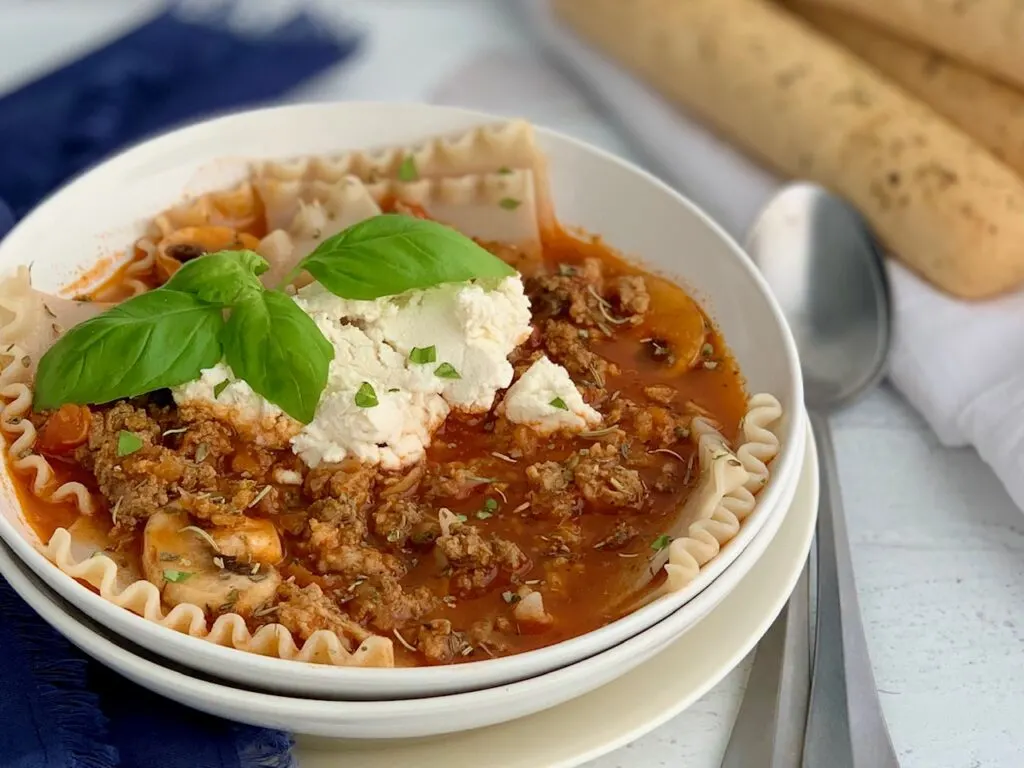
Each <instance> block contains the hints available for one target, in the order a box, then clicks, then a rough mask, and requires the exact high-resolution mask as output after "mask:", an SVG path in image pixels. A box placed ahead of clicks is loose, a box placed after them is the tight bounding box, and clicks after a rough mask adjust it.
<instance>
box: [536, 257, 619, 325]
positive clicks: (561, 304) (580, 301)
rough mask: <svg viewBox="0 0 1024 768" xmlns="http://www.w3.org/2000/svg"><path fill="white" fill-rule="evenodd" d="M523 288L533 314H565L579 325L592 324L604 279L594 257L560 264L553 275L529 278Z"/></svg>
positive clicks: (596, 317)
mask: <svg viewBox="0 0 1024 768" xmlns="http://www.w3.org/2000/svg"><path fill="white" fill-rule="evenodd" d="M525 287H526V295H527V296H529V298H530V303H531V306H532V309H533V314H534V317H538V316H540V317H563V316H568V317H569V318H570V319H571V320H572V321H573V322H574V323H575V324H577V325H580V326H594V325H597V323H598V322H599V321H600V319H601V315H600V310H599V309H598V304H599V303H600V302H601V301H602V300H603V297H602V295H601V294H602V292H603V288H604V278H603V276H602V274H601V262H600V261H598V260H597V259H586V260H585V261H584V262H583V264H581V265H578V266H576V265H568V264H565V265H562V266H561V267H560V268H559V272H558V274H555V275H538V276H535V277H531V278H528V279H527V280H526V285H525Z"/></svg>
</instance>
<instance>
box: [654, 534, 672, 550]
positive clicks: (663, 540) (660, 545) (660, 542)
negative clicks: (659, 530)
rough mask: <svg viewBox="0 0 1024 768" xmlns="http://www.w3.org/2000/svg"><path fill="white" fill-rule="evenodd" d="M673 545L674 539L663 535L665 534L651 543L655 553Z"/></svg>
mask: <svg viewBox="0 0 1024 768" xmlns="http://www.w3.org/2000/svg"><path fill="white" fill-rule="evenodd" d="M671 543H672V537H671V536H669V535H668V534H667V533H663V534H661V536H659V537H658V538H656V539H655V540H654V541H653V542H652V543H651V549H653V550H654V551H655V552H660V551H661V550H663V549H664V548H665V547H667V546H668V545H669V544H671Z"/></svg>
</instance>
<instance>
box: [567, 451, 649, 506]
mask: <svg viewBox="0 0 1024 768" xmlns="http://www.w3.org/2000/svg"><path fill="white" fill-rule="evenodd" d="M595 448H596V446H595ZM573 479H574V481H575V483H576V486H577V487H578V488H579V489H580V491H581V492H582V493H583V498H585V499H586V500H587V501H589V502H590V503H592V504H594V505H596V506H601V507H617V508H628V509H640V508H641V507H642V506H643V503H644V501H645V500H646V498H647V488H646V487H645V486H644V483H643V480H641V479H640V473H639V472H637V471H636V470H635V469H628V468H626V467H624V466H622V464H621V455H620V454H619V453H618V451H615V452H614V453H610V454H609V453H608V452H604V453H599V452H597V451H596V450H594V449H591V451H590V453H589V454H588V455H587V456H585V457H583V458H582V459H581V460H580V462H579V463H578V464H577V465H576V468H575V469H574V470H573Z"/></svg>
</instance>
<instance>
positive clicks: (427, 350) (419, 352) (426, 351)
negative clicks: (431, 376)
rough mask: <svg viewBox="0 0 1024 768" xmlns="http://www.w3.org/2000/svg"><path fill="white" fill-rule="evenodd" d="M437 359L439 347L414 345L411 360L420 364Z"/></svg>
mask: <svg viewBox="0 0 1024 768" xmlns="http://www.w3.org/2000/svg"><path fill="white" fill-rule="evenodd" d="M436 360H437V347H435V346H433V345H431V346H429V347H413V348H412V351H411V352H410V353H409V361H410V362H413V363H416V364H418V365H423V364H424V363H433V362H435V361H436Z"/></svg>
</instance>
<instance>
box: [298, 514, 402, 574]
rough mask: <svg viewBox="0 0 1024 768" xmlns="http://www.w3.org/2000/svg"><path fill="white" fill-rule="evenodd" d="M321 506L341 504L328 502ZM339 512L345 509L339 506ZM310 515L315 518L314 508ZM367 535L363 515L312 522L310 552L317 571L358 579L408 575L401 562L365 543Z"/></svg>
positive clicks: (309, 542) (310, 525)
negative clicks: (364, 537)
mask: <svg viewBox="0 0 1024 768" xmlns="http://www.w3.org/2000/svg"><path fill="white" fill-rule="evenodd" d="M318 503H321V504H337V502H331V501H324V502H318ZM337 508H341V505H340V504H337V507H336V508H335V510H336V509H337ZM310 514H314V512H313V508H312V507H311V508H310ZM365 534H366V519H365V517H363V516H362V515H353V516H346V515H340V514H339V515H337V516H335V517H333V518H331V519H330V520H329V521H323V522H322V521H321V520H318V519H313V518H311V519H310V520H309V540H308V542H307V545H308V548H309V550H310V551H311V552H312V553H313V554H314V555H315V556H316V558H317V560H316V566H317V569H318V570H319V571H321V572H325V573H340V574H344V575H346V576H350V577H352V578H355V577H357V576H383V575H392V576H397V577H399V578H400V577H401V576H403V575H404V574H405V571H406V568H405V564H404V563H403V561H402V560H401V558H399V557H396V556H395V555H393V554H390V553H388V552H381V551H380V550H379V549H376V548H374V547H372V546H369V545H367V544H366V543H365V542H364V541H363V536H364V535H365Z"/></svg>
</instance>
